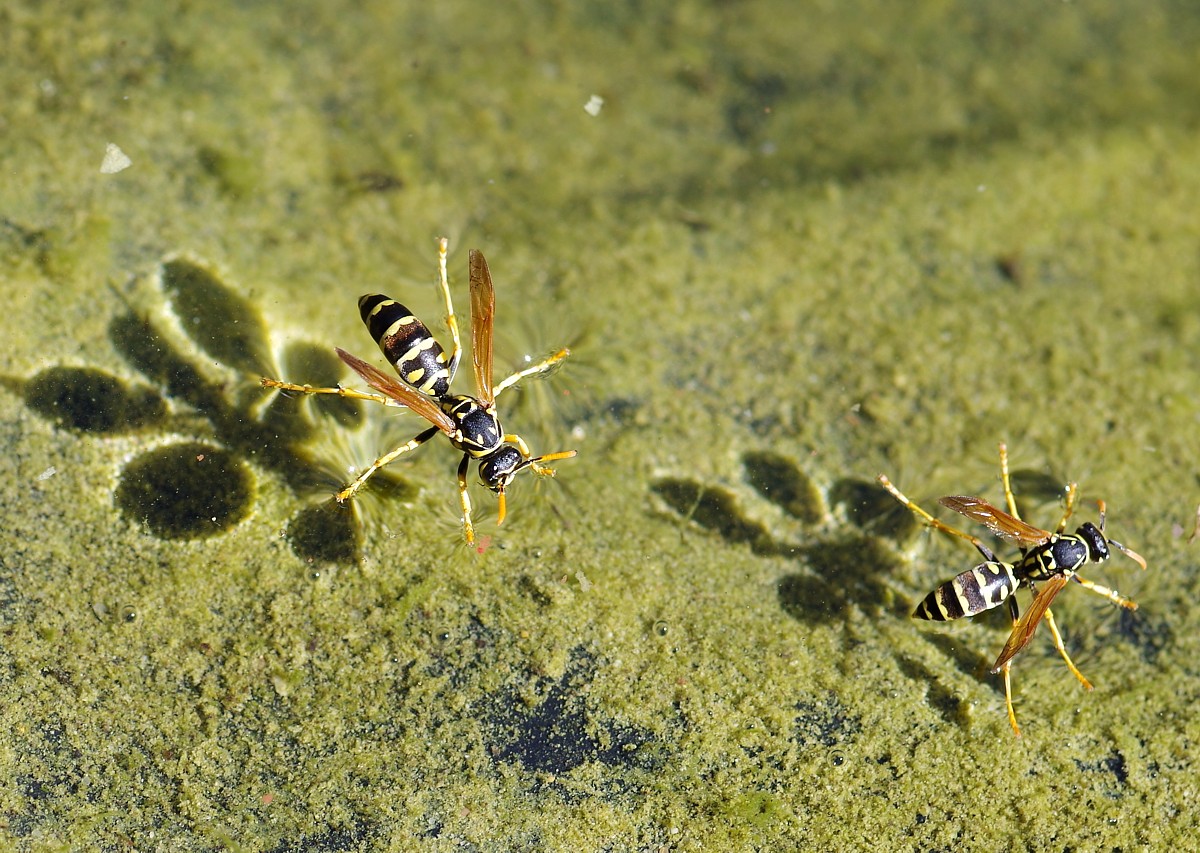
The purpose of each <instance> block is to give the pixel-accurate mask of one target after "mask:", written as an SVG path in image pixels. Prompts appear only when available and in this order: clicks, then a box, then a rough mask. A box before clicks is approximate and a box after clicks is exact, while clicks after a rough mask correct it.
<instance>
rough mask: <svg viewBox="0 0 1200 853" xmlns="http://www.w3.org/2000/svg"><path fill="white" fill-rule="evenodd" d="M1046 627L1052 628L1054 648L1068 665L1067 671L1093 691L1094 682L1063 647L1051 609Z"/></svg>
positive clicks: (1047, 609)
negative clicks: (1084, 674)
mask: <svg viewBox="0 0 1200 853" xmlns="http://www.w3.org/2000/svg"><path fill="white" fill-rule="evenodd" d="M1046 625H1047V627H1049V628H1050V636H1051V637H1053V638H1054V648H1056V649H1058V653H1059V654H1060V655H1062V659H1063V660H1064V661H1066V663H1067V669H1069V670H1071V672H1072V673H1073V674H1074V675H1075V677H1076V678H1078V679H1079V683H1080V684H1082V685H1083V689H1084V690H1091V689H1092V682H1090V681H1088V680H1087V679H1086V678H1084V677H1083V673H1082V672H1080V671H1079V669H1078V668H1077V667H1076V666H1075V664H1074V662H1073V661H1072V660H1071V656H1070V655H1069V654H1067V647H1066V646H1065V645H1063V638H1062V634H1060V633H1059V632H1058V625H1057V624H1056V623H1055V621H1054V614H1053V613H1051V612H1050V608H1046Z"/></svg>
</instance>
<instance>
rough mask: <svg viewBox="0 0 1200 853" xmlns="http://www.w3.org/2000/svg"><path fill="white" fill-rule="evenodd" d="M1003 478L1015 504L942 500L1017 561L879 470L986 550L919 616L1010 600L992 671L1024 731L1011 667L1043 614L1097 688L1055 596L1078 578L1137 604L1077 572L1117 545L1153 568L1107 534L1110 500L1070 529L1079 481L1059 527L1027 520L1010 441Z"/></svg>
mask: <svg viewBox="0 0 1200 853" xmlns="http://www.w3.org/2000/svg"><path fill="white" fill-rule="evenodd" d="M1000 479H1001V481H1002V483H1003V486H1004V498H1005V501H1006V503H1007V506H1008V512H1005V511H1004V510H1002V509H999V508H997V507H995V506H992V505H991V504H990V503H988V502H987V501H985V500H984V499H983V498H976V497H969V496H966V495H949V496H947V497H944V498H941V499H940V500H939V501H938V502H939V503H940V504H941V505H942V506H945V507H949V508H950V509H952V510H954V511H955V512H957V513H959V514H960V515H964V516H966V517H967V518H969V519H971V520H972V521H977V522H979V523H980V524H982V525H983V526H984V527H986V528H987V529H988V530H990V531H991V532H992V533H994V534H996V535H997V536H999V537H1001V538H1003V539H1007V540H1009V541H1011V542H1014V543H1016V545H1017V547H1018V548H1020V552H1021V555H1020V557H1019V558H1018V559H1017V561H1016V562H1014V563H1006V562H1003V561H1001V560H999V559H998V558H997V557H996V555H995V554H994V553H993V552H992V551H991V549H989V548H988V547H987V546H986V545H985V544H984V543H983V542H982V541H981V540H979V539H978V538H976V537H974V536H971V535H970V534H968V533H964V532H963V531H961V530H956V529H955V528H953V527H951V526H949V525H948V524H944V523H943V522H941V521H939V520H938V519H936V518H934V517H933V516H932V515H930V514H929V513H928V512H926V511H925V510H923V509H921V507H919V506H917V505H916V504H915V503H913V502H912V501H911V500H909V499H908V498H907V497H906V496H905V495H904V494H903V493H902V492H901V491H900V490H899V489H897V488H896V487H895V486H894V485H892V483H891V481H890V480H889V479H888V478H887V476H886V475H883V474H880V475H879V483H880V485H882V486H883V488H885V489H886V490H887V491H888V492H889V493H891V495H892V496H893V497H894V498H896V500H898V501H899V502H900V503H901V504H903V505H904V506H905V507H906V508H908V509H909V510H910V511H911V512H913V513H914V514H915V515H916V516H917V517H918V518H920V519H921V520H922V521H923V522H924V523H925V524H927V525H928V526H930V527H933V528H936V529H937V530H940V531H942V532H943V533H947V534H949V535H951V536H957V537H958V538H960V539H964V540H966V541H967V542H970V543H971V544H972V545H974V546H975V548H976V550H978V551H979V553H980V554H982V555H983V559H984V562H983V563H980V564H979V565H977V566H975V567H974V568H972V569H968V570H967V571H965V572H962V573H961V574H959V575H958V576H956V577H955V578H953V579H951V580H949V581H946V582H945V583H943V584H942V585H941V586H939V587H938V588H937V589H935V590H934V591H933V592H931V593H929V595H927V596H926V597H925V598H924V599H923V600H922V601H921V603H920V604H918V605H917V607H916V609H915V610H914V611H913V614H912V618H914V619H925V620H931V621H934V622H948V621H951V620H954V619H961V618H962V617H964V616H975V615H977V614H979V613H983V612H984V611H986V610H991V609H992V608H994V607H999V606H1000V605H1001V604H1003V603H1005V602H1007V603H1008V609H1009V614H1010V615H1011V617H1012V632H1011V633H1010V634H1009V635H1008V640H1007V641H1006V642H1005V644H1004V648H1003V649H1002V650H1001V652H1000V655H999V657H997V658H996V662H995V663H994V664H993V665H992V674H993V675H995V674H1001V673H1002V674H1003V677H1004V703H1005V707H1006V708H1007V710H1008V722H1009V724H1010V725H1011V726H1012V730H1013V732H1014V733H1015V734H1016V735H1017V737H1020V736H1021V729H1020V727H1019V726H1018V725H1017V715H1016V712H1015V711H1014V710H1013V702H1012V679H1011V676H1010V671H1011V669H1012V662H1013V659H1014V658H1015V657H1016V656H1017V655H1018V654H1020V653H1021V652H1022V651H1023V650H1024V649H1025V647H1026V646H1028V645H1029V643H1030V641H1031V640H1033V635H1034V633H1035V632H1036V631H1037V627H1038V625H1039V624H1040V623H1041V622H1042V620H1043V619H1044V620H1045V622H1046V625H1047V626H1048V627H1049V629H1050V635H1051V637H1052V638H1053V639H1054V647H1055V648H1056V649H1058V653H1059V654H1060V655H1061V656H1062V659H1063V660H1064V661H1065V662H1066V664H1067V668H1068V669H1070V670H1071V672H1072V673H1073V674H1074V675H1075V677H1076V678H1077V679H1079V683H1080V684H1082V685H1083V687H1084V689H1085V690H1091V689H1092V684H1091V682H1090V681H1088V680H1087V679H1086V678H1084V676H1083V673H1081V672H1080V671H1079V669H1078V668H1077V667H1076V666H1075V663H1074V662H1073V661H1072V660H1071V656H1070V655H1069V654H1068V653H1067V649H1066V646H1065V645H1064V644H1063V638H1062V634H1061V633H1059V630H1058V625H1057V624H1056V623H1055V621H1054V614H1053V613H1052V612H1051V610H1050V605H1051V604H1052V603H1053V602H1054V599H1055V598H1057V597H1058V594H1059V593H1060V592H1062V591H1063V589H1064V588H1066V586H1067V584H1068V583H1069V582H1070V581H1074V582H1075V583H1077V584H1079V585H1080V586H1082V587H1083V588H1084V589H1088V590H1091V591H1092V592H1094V593H1097V594H1098V595H1102V596H1104V597H1105V598H1107V599H1108V600H1109V601H1111V602H1113V604H1116V605H1118V606H1120V607H1125V608H1128V609H1129V610H1136V609H1137V603H1136V602H1134V601H1131V600H1129V599H1128V598H1124V597H1123V596H1121V595H1119V594H1118V593H1117V591H1116V590H1113V589H1109V588H1108V587H1106V586H1101V585H1100V584H1098V583H1093V582H1092V581H1089V580H1085V579H1084V578H1083V577H1081V576H1080V575H1079V573H1078V572H1079V570H1080V569H1081V568H1082V567H1083V566H1085V565H1087V564H1089V563H1096V564H1099V563H1103V562H1104V561H1106V560H1107V559H1108V558H1109V556H1110V554H1111V552H1110V550H1109V546H1110V545H1111V546H1112V547H1113V548H1116V549H1117V550H1118V551H1120V552H1121V553H1123V554H1125V555H1126V556H1127V557H1129V558H1130V559H1132V560H1133V561H1134V562H1136V563H1137V564H1138V565H1139V566H1141V567H1142V569H1145V568H1146V561H1145V560H1144V559H1142V557H1141V555H1139V554H1138V553H1137V552H1135V551H1133V550H1131V549H1129V548H1126V547H1125V546H1124V545H1122V544H1121V543H1120V542H1117V541H1116V540H1114V539H1110V538H1108V537H1107V536H1106V535H1105V533H1104V517H1105V505H1104V501H1097V502H1096V503H1097V507H1098V509H1099V512H1100V523H1099V525H1095V524H1092V523H1091V522H1090V521H1088V522H1084V523H1083V524H1082V525H1080V526H1079V527H1078V528H1077V529H1076V530H1075V532H1074V533H1066V532H1064V531H1065V530H1066V527H1067V521H1068V520H1069V519H1070V517H1071V515H1072V513H1073V511H1074V507H1075V496H1076V492H1077V488H1078V487H1077V486H1076V484H1075V483H1069V484H1067V487H1066V504H1065V508H1064V510H1063V514H1062V518H1060V519H1059V522H1058V526H1057V527H1056V528H1055V529H1054V530H1053V531H1049V530H1042V529H1041V528H1039V527H1034V526H1033V525H1031V524H1027V523H1026V522H1024V521H1022V520H1021V518H1020V515H1019V513H1018V512H1017V502H1016V499H1015V498H1014V496H1013V491H1012V484H1011V482H1010V479H1009V474H1008V448H1007V447H1006V446H1005V445H1004V444H1003V443H1001V444H1000ZM1021 587H1027V588H1028V589H1029V591H1030V592H1031V593H1032V594H1033V600H1032V602H1031V603H1030V605H1029V609H1027V610H1026V611H1025V613H1024V614H1022V613H1021V612H1020V608H1019V607H1018V605H1017V599H1016V596H1015V595H1013V593H1015V592H1016V591H1017V590H1018V589H1020V588H1021Z"/></svg>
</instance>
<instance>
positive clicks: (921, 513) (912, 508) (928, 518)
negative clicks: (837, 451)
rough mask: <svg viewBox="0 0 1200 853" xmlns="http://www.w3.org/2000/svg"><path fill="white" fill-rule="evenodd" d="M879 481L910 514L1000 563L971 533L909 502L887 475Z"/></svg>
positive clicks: (990, 561) (986, 558) (985, 557)
mask: <svg viewBox="0 0 1200 853" xmlns="http://www.w3.org/2000/svg"><path fill="white" fill-rule="evenodd" d="M877 479H878V480H879V485H881V486H883V487H884V488H885V489H886V490H887V491H888V494H890V495H891V496H892V497H894V498H895V499H896V500H898V501H900V503H902V504H903V505H904V507H905V508H906V509H907V510H908V511H909V512H911V513H912V514H913V515H915V516H917V517H918V518H920V519H921V520H922V521H923V522H924V523H925V524H926V525H928V526H929V527H932V528H934V529H936V530H940V531H941V532H942V533H947V534H949V535H951V536H957V537H958V538H959V539H965V540H966V541H967V542H970V543H971V544H972V545H974V546H975V549H976V550H977V551H979V553H980V554H982V555H983V558H984V559H985V560H987V561H988V562H989V563H994V562H998V561H997V560H996V555H995V554H993V553H992V550H991V549H990V548H988V547H987V546H986V545H984V544H983V541H982V540H981V539H978V538H976V537H974V536H972V535H971V534H969V533H963V532H962V531H961V530H955V529H954V528H953V527H951V526H950V525H949V524H946V523H945V522H942V521H939V520H938V519H936V518H934V517H933V516H932V515H930V514H929V513H927V512H926V511H925V510H923V509H921V507H919V506H917V505H916V504H915V503H913V502H912V501H911V500H909V499H908V496H907V495H905V494H904V493H903V492H902V491H900V490H899V489H897V488H896V487H895V486H894V485H892V481H891V480H889V479H888V478H887V475H886V474H880V475H879V477H878V478H877Z"/></svg>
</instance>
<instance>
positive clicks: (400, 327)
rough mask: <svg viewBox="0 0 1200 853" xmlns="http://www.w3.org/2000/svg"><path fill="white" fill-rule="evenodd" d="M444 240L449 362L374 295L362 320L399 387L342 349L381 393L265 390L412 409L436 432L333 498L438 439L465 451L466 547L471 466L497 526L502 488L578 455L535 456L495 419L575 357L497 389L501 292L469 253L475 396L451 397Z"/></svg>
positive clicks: (454, 332)
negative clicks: (489, 494)
mask: <svg viewBox="0 0 1200 853" xmlns="http://www.w3.org/2000/svg"><path fill="white" fill-rule="evenodd" d="M447 245H448V241H447V239H446V238H445V237H443V238H441V239H440V240H439V241H438V272H439V275H438V286H439V288H440V290H441V293H442V298H443V299H444V300H445V303H446V325H447V326H448V327H449V330H450V337H451V339H452V340H453V342H454V345H453V349H452V352H451V353H450V356H449V358H447V357H446V351H445V350H444V349H443V348H442V345H441V344H439V343H438V341H437V339H436V338H434V336H433V335H432V334H431V333H430V331H429V329H428V327H427V326H426V325H425V324H424V323H422V322H421V321H420V320H418V319H417V317H416V316H415V315H414V314H413V313H412V312H411V311H410V310H409V309H408V308H406V307H404V306H403V305H401V304H400V303H399V302H397V301H395V300H394V299H391V298H389V297H387V296H384V295H382V294H379V293H369V294H367V295H365V296H363V297H362V298H361V299H359V300H358V310H359V314H360V315H361V316H362V320H363V323H365V324H366V326H367V331H368V332H370V334H371V337H372V338H374V339H375V342H376V343H377V344H378V345H379V349H380V350H381V351H382V352H383V355H384V357H385V358H386V359H387V360H388V361H389V362H390V363H391V365H392V367H393V368H395V370H396V373H397V375H398V376H399V380H397V379H394V378H392V377H391V376H389V375H387V374H386V373H384V372H383V371H381V370H379V369H378V368H377V367H375V366H373V365H371V364H368V363H367V362H365V361H363V360H362V359H360V358H358V357H357V356H354V355H351V354H350V353H348V352H346V351H345V350H343V349H341V348H340V347H337V348H336V350H337V354H338V358H340V359H341V360H342V361H343V362H344V363H345V364H346V365H347V366H348V367H349V368H350V369H351V370H353V371H354V372H355V373H356V374H358V376H359V377H361V378H362V380H363V381H364V382H366V383H367V385H369V386H370V387H371V388H373V389H374V390H375V391H377V392H378V393H375V394H371V393H367V392H363V391H355V390H353V389H350V388H343V387H342V386H340V385H338V386H334V387H331V388H313V387H311V386H309V385H296V384H293V383H290V382H282V381H280V380H278V379H265V378H264V379H263V380H262V384H263V386H264V387H267V388H278V389H280V390H281V391H292V392H297V393H300V394H337V395H338V396H340V397H347V398H350V399H355V400H369V401H371V402H373V403H380V404H382V405H385V406H398V407H403V408H407V409H410V410H412V411H413V412H416V413H417V414H418V415H420V416H421V417H423V418H424V419H425V420H427V421H428V422H429V423H430V424H431V425H432V426H430V427H429V428H428V429H426V430H424V431H422V432H420V433H417V435H415V436H413V437H412V438H411V439H409V440H408V441H407V442H405V443H404V444H402V445H400V446H399V447H397V448H395V449H394V450H390V451H388V452H387V453H385V454H383V455H382V456H380V457H379V458H378V459H376V460H375V461H374V462H372V463H371V464H370V465H369V466H368V467H367V468H366V469H364V470H363V472H362V473H361V474H359V475H358V477H357V478H356V479H355V480H354V481H353V482H352V483H350V484H349V485H347V486H346V487H345V488H343V489H342V490H341V491H340V492H338V493H337V494H336V495H335V496H334V497H335V498H336V499H337V501H338V503H345V502H346V501H348V500H350V498H352V497H354V495H355V494H356V493H357V492H358V491H359V489H361V488H362V487H363V486H364V485H366V483H367V481H368V480H370V479H371V477H372V476H374V475H375V473H376V472H377V471H379V470H380V469H381V468H383V467H385V466H387V465H390V464H391V463H392V462H394V461H395V460H396V459H398V458H399V457H401V456H403V455H404V454H406V453H409V452H411V451H413V450H416V449H417V448H418V447H420V446H421V445H422V444H424V443H425V442H427V441H429V439H431V438H433V437H434V436H435V435H437V434H438V433H442V434H443V435H445V436H446V438H448V439H449V440H450V444H451V445H452V446H453V447H454V448H455V449H456V450H459V451H461V452H462V454H463V457H462V462H460V463H459V466H458V497H459V502H460V504H461V505H462V524H463V534H464V536H465V537H466V540H467V542H468V544H470V543H473V542H474V541H475V530H474V526H473V525H472V523H471V497H470V495H469V494H468V491H467V471H468V469H469V467H470V464H471V460H476V461H477V462H478V463H479V468H478V471H479V479H480V481H481V482H482V483H483V485H484V486H486V487H487V488H488V489H490V490H491V491H493V492H495V493H496V495H497V498H498V501H499V509H498V520H497V522H496V523H497V524H500V523H502V522H503V521H504V516H505V499H504V494H505V489H506V488H507V487H508V485H509V483H511V482H512V479H513V477H515V476H516V475H517V474H518V473H520V472H521V471H523V470H525V469H526V468H528V469H530V470H532V471H533V472H535V473H537V474H540V475H542V476H554V469H552V468H547V467H546V466H545V465H544V463H546V462H553V461H557V460H559V459H569V458H571V457H572V456H574V455H575V451H574V450H563V451H559V452H557V453H549V454H544V455H542V456H534V455H532V453H531V452H530V450H529V446H528V445H527V444H526V443H525V440H524V439H522V438H521V436H519V435H517V434H516V433H506V432H505V431H504V429H503V428H502V427H501V426H500V420H499V416H498V415H497V413H496V398H497V397H498V396H500V394H501V393H502V392H503V391H505V390H506V389H508V388H511V387H513V386H514V385H516V384H517V383H518V382H520V381H521V380H522V379H524V378H525V377H527V376H534V375H536V374H540V373H546V372H547V371H549V370H550V369H551V368H553V367H554V366H556V365H557V364H559V363H560V362H562V361H563V360H564V359H565V358H566V357H567V356H568V355H570V351H569V350H568V349H566V348H563V349H560V350H559V351H558V352H556V353H554V354H553V355H551V356H550V357H549V358H547V359H544V360H543V361H540V362H538V363H537V364H535V365H533V366H532V367H527V368H525V369H524V370H519V371H517V372H516V373H514V374H512V375H511V376H509V377H507V378H506V379H504V380H503V381H502V382H500V383H499V384H495V383H493V381H492V328H493V325H494V323H495V318H496V291H495V288H494V287H493V286H492V275H491V272H490V271H489V270H488V265H487V261H486V260H484V257H483V253H482V252H479V251H476V250H475V249H472V250H471V252H470V258H469V267H470V288H471V364H472V367H473V368H474V372H475V389H476V393H475V396H473V397H472V396H468V395H466V394H452V393H450V383H451V382H452V381H453V380H454V376H455V374H456V373H457V372H458V364H459V361H460V360H461V357H462V341H461V340H460V337H459V329H458V319H457V317H456V316H455V314H454V302H453V300H452V299H451V296H450V284H449V280H448V278H447V275H446V248H447Z"/></svg>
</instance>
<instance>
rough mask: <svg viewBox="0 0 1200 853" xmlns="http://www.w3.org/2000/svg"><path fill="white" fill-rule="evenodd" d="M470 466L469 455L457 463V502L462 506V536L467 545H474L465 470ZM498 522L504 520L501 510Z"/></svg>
mask: <svg viewBox="0 0 1200 853" xmlns="http://www.w3.org/2000/svg"><path fill="white" fill-rule="evenodd" d="M470 464H471V456H470V454H467V453H464V454H463V458H462V462H459V463H458V500H459V503H461V504H462V519H463V535H464V536H465V537H466V539H467V544H468V545H473V544H474V543H475V528H474V527H473V526H472V525H471V495H470V494H469V493H468V492H467V468H468V467H469V466H470ZM500 520H501V521H503V520H504V511H503V509H501V514H500Z"/></svg>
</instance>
